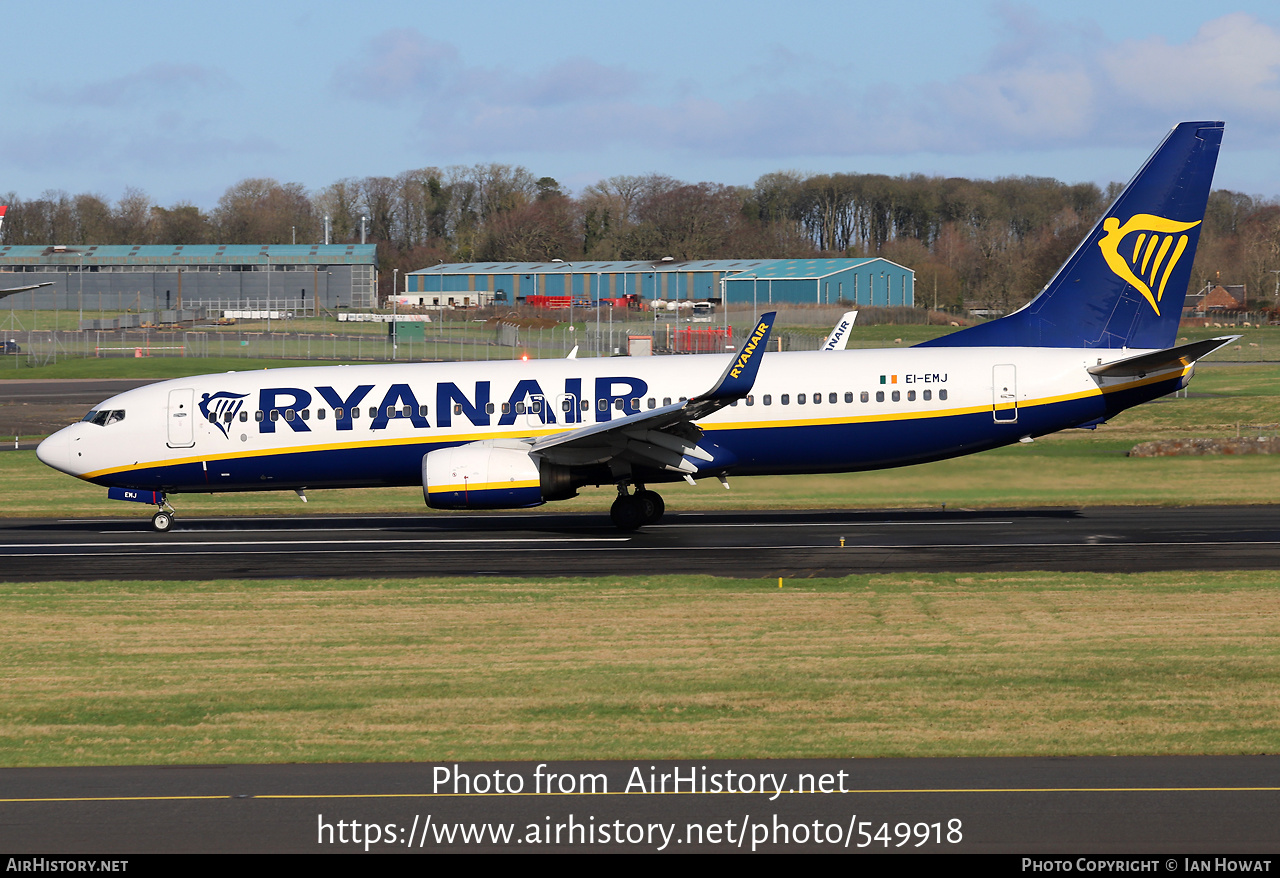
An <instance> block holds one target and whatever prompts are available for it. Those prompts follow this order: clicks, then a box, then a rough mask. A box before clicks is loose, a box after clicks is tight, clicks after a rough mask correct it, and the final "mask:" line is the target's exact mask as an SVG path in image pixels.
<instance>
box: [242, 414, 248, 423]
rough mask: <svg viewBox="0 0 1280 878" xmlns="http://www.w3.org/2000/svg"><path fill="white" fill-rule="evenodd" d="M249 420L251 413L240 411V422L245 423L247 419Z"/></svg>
mask: <svg viewBox="0 0 1280 878" xmlns="http://www.w3.org/2000/svg"><path fill="white" fill-rule="evenodd" d="M247 420H249V413H248V412H241V413H240V423H242V424H243V423H244V422H245V421H247Z"/></svg>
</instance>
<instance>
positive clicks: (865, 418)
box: [77, 366, 1191, 481]
mask: <svg viewBox="0 0 1280 878" xmlns="http://www.w3.org/2000/svg"><path fill="white" fill-rule="evenodd" d="M1190 368H1191V367H1190V366H1187V367H1184V368H1183V369H1182V371H1181V372H1180V373H1179V375H1185V374H1186V372H1187V370H1188V369H1190ZM1172 377H1174V376H1173V375H1170V374H1160V375H1156V376H1148V377H1147V378H1143V379H1139V380H1137V381H1127V382H1125V383H1123V384H1117V385H1114V386H1111V387H1105V388H1099V387H1092V388H1089V389H1087V390H1081V391H1076V392H1074V393H1064V394H1059V395H1057V396H1046V397H1041V398H1039V399H1030V400H1019V401H1018V405H1017V407H1018V408H1020V409H1026V408H1035V407H1037V406H1046V405H1053V404H1055V403H1060V402H1070V401H1072V400H1077V399H1085V398H1087V397H1091V396H1099V395H1106V394H1108V393H1118V392H1120V391H1122V390H1132V389H1133V388H1136V387H1143V386H1145V385H1147V384H1154V383H1157V382H1160V381H1168V380H1169V379H1170V378H1172ZM845 405H848V403H845ZM991 410H992V406H991V405H990V404H984V405H977V406H965V407H963V408H947V409H939V410H934V411H919V410H916V411H903V412H893V413H889V412H880V413H877V414H870V415H855V416H853V417H838V416H834V417H830V418H806V419H803V420H798V419H792V420H774V421H733V422H728V423H717V424H704V425H703V429H704V430H705V431H706V432H708V433H714V432H719V431H726V430H763V429H771V428H778V427H817V426H831V425H835V424H865V423H877V422H881V421H911V420H921V421H924V420H937V419H940V418H952V417H958V416H961V415H972V414H979V413H982V412H989V411H991ZM721 411H727V409H721ZM592 423H594V422H592ZM582 426H583V424H564V425H555V426H551V427H546V428H543V429H541V430H532V431H524V432H519V431H517V430H516V428H514V427H513V428H511V429H512V432H509V433H492V432H490V433H462V434H451V435H448V436H441V435H438V434H437V435H434V436H405V437H399V438H388V439H370V440H365V441H351V442H328V443H324V444H321V445H295V446H290V447H283V448H265V449H253V450H250V451H237V452H231V453H224V454H214V455H198V456H192V457H176V458H170V459H168V460H155V461H149V462H147V463H145V464H143V463H138V464H130V465H127V466H118V467H111V468H109V469H102V470H94V471H93V472H89V473H83V474H81V475H79V476H78V477H77V478H80V479H84V480H86V481H90V480H92V479H96V478H101V477H103V476H109V475H114V474H116V473H126V472H134V471H136V470H141V469H152V468H155V467H164V466H181V465H182V464H186V463H216V462H218V461H221V460H245V459H249V458H254V457H268V456H273V455H281V454H308V453H312V452H319V451H342V450H346V449H366V448H388V447H393V446H397V445H437V444H442V443H445V442H448V443H450V444H456V443H460V442H480V441H484V440H486V439H519V438H526V437H527V438H535V437H538V436H553V435H555V434H557V433H561V432H564V431H565V430H576V429H578V428H580V427H582Z"/></svg>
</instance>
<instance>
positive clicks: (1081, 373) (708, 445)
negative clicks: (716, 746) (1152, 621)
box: [38, 122, 1230, 531]
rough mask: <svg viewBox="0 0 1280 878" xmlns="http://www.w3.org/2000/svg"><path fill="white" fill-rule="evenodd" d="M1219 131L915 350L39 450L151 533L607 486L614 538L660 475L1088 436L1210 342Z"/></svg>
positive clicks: (296, 377)
mask: <svg viewBox="0 0 1280 878" xmlns="http://www.w3.org/2000/svg"><path fill="white" fill-rule="evenodd" d="M1222 131H1223V125H1222V123H1220V122H1186V123H1183V124H1180V125H1178V126H1177V127H1175V128H1174V129H1173V130H1172V131H1171V132H1170V133H1169V134H1168V135H1167V136H1166V137H1165V139H1164V141H1163V142H1162V143H1161V144H1160V146H1159V147H1158V148H1157V149H1156V151H1155V152H1154V153H1153V154H1152V156H1151V157H1150V158H1149V159H1148V160H1147V162H1146V163H1145V164H1144V165H1143V167H1142V168H1141V169H1140V170H1139V171H1138V173H1137V174H1136V175H1135V176H1134V178H1133V179H1132V180H1131V181H1130V183H1129V184H1128V186H1127V187H1126V188H1125V189H1124V190H1123V192H1122V193H1121V194H1120V196H1119V198H1117V199H1116V201H1115V203H1114V204H1112V205H1111V207H1110V208H1109V209H1108V210H1107V212H1106V214H1105V215H1104V216H1103V218H1102V219H1100V220H1099V222H1098V224H1097V225H1096V226H1095V227H1094V228H1093V230H1092V231H1091V232H1090V233H1089V235H1088V236H1087V237H1086V238H1085V239H1084V241H1083V242H1082V243H1081V244H1080V245H1079V246H1078V247H1077V248H1076V250H1075V252H1074V253H1073V254H1072V255H1071V257H1070V258H1069V259H1068V260H1067V261H1066V263H1065V264H1064V265H1063V266H1062V268H1061V269H1060V270H1059V271H1058V273H1057V274H1056V275H1055V276H1054V277H1053V279H1052V280H1051V281H1050V282H1049V283H1048V284H1047V285H1046V286H1045V288H1044V289H1043V290H1042V291H1041V292H1040V294H1039V295H1038V296H1036V297H1035V298H1034V299H1033V300H1032V301H1031V302H1030V303H1029V304H1028V305H1026V306H1025V307H1023V308H1022V309H1020V310H1018V311H1016V312H1014V313H1012V314H1010V315H1008V316H1006V317H1003V318H1000V319H998V320H993V321H991V322H989V323H984V324H980V325H978V326H974V327H971V328H967V329H962V330H960V331H957V332H954V333H951V334H949V335H946V336H942V337H940V338H937V339H935V340H933V341H930V342H927V343H925V344H922V345H917V346H915V347H912V348H906V349H891V350H853V351H848V350H841V349H839V348H840V346H841V345H840V344H833V345H829V347H834V348H836V349H834V350H824V351H815V352H809V353H781V352H773V353H766V349H767V346H768V337H769V333H770V330H771V328H772V325H773V315H772V314H766V315H764V316H763V317H762V318H760V319H759V320H758V322H757V323H756V325H755V327H754V328H753V331H752V332H751V333H750V334H749V336H748V338H747V341H746V342H745V343H744V344H743V347H742V349H741V350H740V351H739V352H738V353H737V354H736V355H734V356H731V357H728V358H726V357H725V356H711V355H705V356H690V357H674V356H668V357H637V358H634V359H632V358H608V359H565V360H516V361H509V362H483V363H480V362H470V363H468V362H462V363H416V364H398V365H377V366H313V367H306V368H295V369H273V370H270V371H254V372H232V373H226V374H220V375H206V376H202V377H198V378H180V379H176V380H172V381H164V382H160V383H157V384H153V385H150V386H147V387H143V388H139V389H137V390H130V391H128V392H127V393H122V394H120V395H119V396H115V397H112V398H111V399H109V400H107V401H105V402H104V403H102V404H101V405H99V406H97V407H95V408H94V409H93V411H91V412H89V414H88V415H86V416H85V418H84V420H83V421H82V422H80V423H77V424H74V425H72V426H70V427H67V428H65V429H63V430H60V431H59V432H57V433H55V434H54V435H52V436H50V437H49V438H48V439H46V440H45V441H44V442H43V443H41V445H40V447H39V450H38V455H39V457H40V460H42V461H44V462H45V463H46V464H48V465H49V466H51V467H54V468H55V469H58V470H61V471H62V472H65V473H69V474H71V475H74V476H76V477H78V478H81V479H84V480H86V481H89V482H92V483H94V484H97V485H102V486H104V487H106V488H107V489H108V494H109V496H111V497H113V498H115V499H121V500H133V501H137V502H143V503H149V504H154V505H155V506H156V507H158V511H157V512H156V513H155V516H154V518H153V522H154V526H155V527H156V529H158V530H162V531H163V530H168V529H169V528H170V527H171V526H172V524H173V513H172V509H171V507H170V506H169V504H168V498H169V497H170V496H171V495H175V494H182V493H189V492H229V491H256V490H280V489H292V490H295V491H298V492H299V494H302V492H303V491H305V490H306V489H309V488H314V489H320V488H344V487H371V486H391V485H421V486H422V489H423V494H424V496H425V499H426V503H427V505H428V506H431V507H433V508H437V509H502V508H520V507H528V506H537V505H540V504H542V503H545V502H547V501H551V500H561V499H565V498H568V497H572V496H575V495H576V493H577V491H578V490H579V489H580V488H583V487H585V486H588V485H597V486H599V485H609V486H613V487H615V488H616V490H617V492H618V493H617V499H616V501H615V502H614V504H613V509H612V513H611V514H612V518H613V521H614V523H615V524H616V525H617V526H618V527H620V528H623V529H628V530H630V529H635V528H637V527H640V526H642V525H644V524H646V523H651V522H654V521H657V520H658V518H660V517H661V515H662V512H663V507H664V504H663V501H662V498H661V496H659V495H658V494H657V493H656V492H655V491H654V490H652V486H654V485H657V484H660V483H662V482H669V481H675V480H679V479H686V480H689V481H693V480H694V479H696V478H705V477H708V476H710V477H715V478H718V479H720V480H722V481H723V480H726V479H728V478H729V477H731V476H749V475H757V474H766V473H775V474H777V473H824V472H850V471H856V470H869V469H879V468H884V467H894V466H903V465H907V464H914V463H922V462H925V461H931V460H940V459H943V458H949V457H956V456H959V455H963V454H970V453H973V452H976V451H983V450H986V449H990V448H996V447H999V446H1002V445H1008V444H1011V443H1014V442H1018V441H1019V440H1025V439H1027V438H1031V437H1036V436H1041V435H1044V434H1046V433H1052V432H1055V431H1058V430H1063V429H1068V428H1072V427H1087V426H1091V425H1096V424H1098V423H1101V422H1103V421H1106V420H1107V419H1109V418H1111V417H1113V416H1115V415H1116V414H1117V413H1119V412H1121V411H1123V410H1125V409H1127V408H1130V407H1131V406H1135V405H1138V404H1140V403H1143V402H1147V401H1148V400H1151V399H1155V398H1157V397H1160V396H1164V395H1165V394H1168V393H1171V392H1173V391H1174V390H1178V389H1180V388H1182V387H1184V386H1186V383H1187V382H1188V381H1189V380H1190V378H1191V374H1192V372H1193V370H1194V363H1195V361H1196V360H1197V359H1199V358H1200V357H1203V356H1204V355H1205V354H1207V353H1209V352H1211V351H1213V350H1215V349H1216V348H1218V347H1220V346H1222V345H1223V344H1226V343H1227V342H1228V341H1230V339H1228V338H1218V339H1213V340H1210V341H1205V342H1196V343H1193V344H1186V345H1182V346H1177V347H1175V346H1174V343H1175V341H1176V337H1177V329H1178V322H1179V318H1180V316H1181V310H1182V303H1183V299H1184V298H1185V295H1186V290H1187V285H1188V281H1189V279H1190V272H1191V262H1192V259H1193V257H1194V255H1195V249H1196V243H1197V241H1198V239H1199V233H1200V223H1201V221H1202V219H1203V217H1204V210H1205V204H1206V201H1207V199H1208V195H1209V187H1210V183H1211V181H1212V178H1213V169H1214V165H1215V163H1216V160H1217V155H1218V148H1219V144H1220V142H1221V139H1222ZM844 332H847V327H845V329H844ZM833 335H834V333H833ZM842 335H843V333H842Z"/></svg>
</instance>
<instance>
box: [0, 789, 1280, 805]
mask: <svg viewBox="0 0 1280 878" xmlns="http://www.w3.org/2000/svg"><path fill="white" fill-rule="evenodd" d="M773 792H774V791H772V790H763V791H761V790H755V791H753V792H749V793H746V792H740V791H737V790H734V791H728V790H724V791H720V792H705V793H704V792H699V791H697V790H681V791H678V792H677V791H675V790H662V791H658V792H643V793H628V792H625V791H623V790H616V791H613V792H586V791H582V792H572V793H560V792H532V791H531V792H520V793H261V794H257V793H248V794H232V793H228V794H224V795H218V796H59V797H49V798H38V797H31V798H14V799H0V804H4V805H14V804H23V803H42V802H181V801H210V800H223V799H241V798H244V799H488V798H507V799H509V798H548V797H564V796H762V795H763V796H769V795H772V794H773ZM1277 792H1280V787H954V788H948V787H942V788H930V787H921V788H918V789H857V790H844V791H843V792H842V793H840V795H846V796H853V795H858V796H870V795H900V794H904V793H905V794H915V795H958V794H962V793H964V794H972V793H1277ZM780 794H781V795H784V796H818V795H822V796H826V795H830V793H824V792H822V791H820V790H808V791H806V790H799V791H797V790H794V789H792V790H782V791H781V793H780Z"/></svg>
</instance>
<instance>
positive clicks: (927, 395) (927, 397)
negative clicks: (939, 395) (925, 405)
mask: <svg viewBox="0 0 1280 878" xmlns="http://www.w3.org/2000/svg"><path fill="white" fill-rule="evenodd" d="M931 399H933V391H932V390H926V391H925V392H924V401H925V402H928V401H929V400H931Z"/></svg>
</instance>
